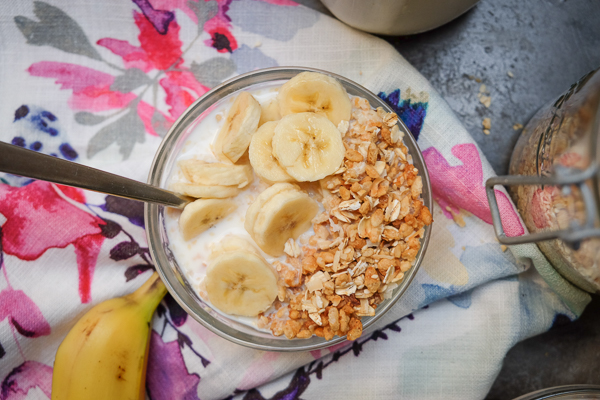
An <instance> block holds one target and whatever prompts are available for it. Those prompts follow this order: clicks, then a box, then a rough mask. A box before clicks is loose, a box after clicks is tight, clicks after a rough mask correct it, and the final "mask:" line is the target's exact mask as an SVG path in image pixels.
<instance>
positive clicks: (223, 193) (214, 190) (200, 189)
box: [170, 182, 242, 199]
mask: <svg viewBox="0 0 600 400" xmlns="http://www.w3.org/2000/svg"><path fill="white" fill-rule="evenodd" d="M170 189H171V190H172V191H174V192H177V193H182V194H185V195H187V196H191V197H195V198H204V199H225V198H227V197H235V196H237V195H238V194H239V193H240V192H241V191H242V189H240V188H238V187H237V186H216V185H197V184H193V183H185V182H176V183H173V184H171V185H170Z"/></svg>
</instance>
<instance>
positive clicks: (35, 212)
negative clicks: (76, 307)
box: [0, 181, 104, 303]
mask: <svg viewBox="0 0 600 400" xmlns="http://www.w3.org/2000/svg"><path fill="white" fill-rule="evenodd" d="M65 192H67V193H71V196H70V197H71V198H72V197H74V195H73V194H72V193H74V192H76V193H81V191H79V190H77V189H69V190H65ZM61 194H62V195H64V193H63V192H61V190H60V187H59V186H57V185H53V184H51V183H48V182H42V181H35V182H33V183H31V184H29V185H27V186H23V187H21V188H12V187H9V186H7V185H0V214H2V215H4V217H5V218H6V222H5V223H4V225H3V226H2V231H3V237H2V247H3V250H4V252H5V253H6V254H9V255H13V256H16V257H18V258H20V259H21V260H26V261H32V260H36V259H37V258H39V257H40V256H41V255H42V254H44V252H45V251H46V250H47V249H49V248H65V247H67V246H68V245H70V244H72V245H73V246H74V247H75V253H76V256H77V265H78V269H79V296H80V298H81V302H82V303H87V302H89V301H90V300H91V297H90V286H91V281H92V276H93V272H94V268H95V266H96V260H97V258H98V253H99V251H100V247H101V245H102V243H103V241H104V236H102V234H101V229H100V225H104V221H102V219H100V218H98V217H96V216H93V215H91V214H89V213H87V212H85V211H83V210H82V209H80V208H79V207H77V206H75V205H74V204H72V203H71V202H69V201H67V200H66V199H65V198H64V197H63V196H61Z"/></svg>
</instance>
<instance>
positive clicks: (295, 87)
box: [277, 72, 352, 126]
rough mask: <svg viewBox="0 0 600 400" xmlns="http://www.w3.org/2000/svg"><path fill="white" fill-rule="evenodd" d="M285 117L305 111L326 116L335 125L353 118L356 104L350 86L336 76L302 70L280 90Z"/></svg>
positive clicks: (279, 96)
mask: <svg viewBox="0 0 600 400" xmlns="http://www.w3.org/2000/svg"><path fill="white" fill-rule="evenodd" d="M277 100H278V102H279V111H280V112H281V115H282V116H286V115H288V114H297V113H302V112H314V113H318V114H323V115H325V116H326V117H327V118H328V119H329V120H330V121H331V122H333V124H334V125H335V126H338V125H339V123H340V122H341V121H349V120H350V115H351V112H352V104H351V103H350V98H349V97H348V93H347V92H346V89H344V87H343V86H342V84H341V83H340V82H339V81H338V80H337V79H335V78H332V77H330V76H328V75H325V74H320V73H317V72H302V73H300V74H298V75H296V76H295V77H293V78H292V79H290V80H289V81H287V82H286V83H284V84H283V85H282V86H281V88H280V89H279V93H278V95H277Z"/></svg>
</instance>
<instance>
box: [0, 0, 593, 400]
mask: <svg viewBox="0 0 600 400" xmlns="http://www.w3.org/2000/svg"><path fill="white" fill-rule="evenodd" d="M277 65H280V66H285V65H290V66H308V67H315V68H321V69H325V70H329V71H331V72H334V73H337V74H340V75H343V76H345V77H347V78H349V79H352V80H354V81H356V82H358V83H360V84H362V85H364V86H365V87H367V88H368V89H370V90H372V91H373V92H375V93H377V94H379V96H380V97H382V98H383V99H385V100H386V101H387V102H388V103H389V104H390V105H391V106H392V108H394V109H395V110H396V111H397V113H398V115H399V116H400V117H401V118H402V120H403V121H404V122H405V123H406V124H407V126H408V127H409V128H410V129H411V131H412V132H413V134H414V136H415V138H417V139H418V143H419V146H420V148H421V150H422V151H423V154H424V157H425V160H426V163H427V166H428V168H429V173H430V176H431V181H432V188H433V194H434V197H435V199H436V205H435V207H434V210H433V215H434V220H435V222H434V227H433V233H432V237H431V241H430V245H429V249H428V251H427V255H426V257H425V260H424V262H423V264H422V267H421V269H420V271H419V273H418V274H417V276H416V278H415V280H414V281H413V283H412V285H411V287H410V289H409V291H408V292H407V293H406V295H405V297H404V298H403V299H402V300H401V301H400V302H399V303H398V304H397V305H396V306H395V307H394V308H393V309H392V310H391V311H390V312H389V313H388V314H387V315H386V316H385V317H384V318H383V319H382V320H381V321H380V322H379V324H378V330H376V331H375V332H374V333H372V334H370V335H366V336H364V337H361V338H360V339H359V340H357V341H355V342H353V343H344V344H341V345H337V346H334V347H332V348H328V349H326V350H320V351H313V352H306V353H295V354H287V353H286V354H284V353H272V352H263V351H256V350H251V349H248V348H244V347H240V346H237V345H235V344H232V343H229V342H227V341H225V340H224V339H221V338H220V337H218V336H216V335H215V334H213V333H211V332H209V331H208V330H206V329H205V328H203V327H202V326H201V325H199V324H198V323H196V322H195V321H193V320H192V319H191V318H189V317H187V315H186V314H185V313H184V312H183V311H182V309H181V308H180V307H179V306H178V305H177V304H176V303H175V302H174V301H173V300H172V298H170V297H167V298H166V299H165V300H164V301H163V303H162V304H161V305H160V306H159V309H158V312H157V314H156V316H155V320H154V331H153V333H152V342H151V347H150V360H149V366H148V382H147V389H148V390H147V393H148V397H149V398H151V399H154V400H160V399H199V398H202V399H219V398H231V397H239V398H246V399H267V398H269V399H299V398H303V399H309V398H312V399H330V398H331V399H339V398H354V399H362V398H375V397H377V398H399V397H402V398H410V399H417V398H427V399H438V398H439V399H461V400H462V399H481V398H483V397H484V396H485V394H486V393H487V391H488V390H489V388H490V386H491V384H492V383H493V381H494V379H495V376H496V375H497V373H498V371H499V370H500V367H501V363H502V359H503V357H504V355H505V354H506V352H507V351H508V349H510V347H511V346H513V345H514V344H515V343H516V342H518V341H520V340H522V339H524V338H527V337H529V336H532V335H535V334H538V333H540V332H543V331H545V330H547V329H548V328H549V327H550V326H551V325H552V323H553V322H554V321H555V319H556V318H559V317H566V318H569V319H574V318H576V317H577V316H578V315H579V314H580V313H581V312H582V310H583V308H584V307H585V305H586V304H587V302H588V301H589V296H587V295H586V294H584V293H583V292H581V291H579V290H577V289H575V288H573V287H572V286H570V285H569V284H568V283H566V282H564V281H563V280H560V279H554V278H551V279H549V281H550V282H551V283H552V284H553V287H554V288H557V289H560V290H562V294H563V297H564V298H565V299H566V301H565V302H563V301H562V300H561V298H560V297H559V296H557V295H556V294H555V292H553V291H552V290H551V289H550V287H549V286H548V284H546V283H545V282H544V280H543V279H542V278H541V276H540V275H539V274H537V273H536V272H535V270H533V269H528V266H529V264H530V261H529V260H531V259H533V260H535V262H536V263H538V264H539V265H540V268H542V269H543V268H544V266H546V267H547V263H546V261H545V259H544V258H543V256H541V254H540V253H539V251H538V250H537V248H536V247H535V246H533V245H529V246H522V247H518V248H515V249H514V253H513V252H511V251H510V250H506V249H504V250H503V248H502V247H501V246H500V245H499V244H498V242H497V241H496V239H495V236H494V233H493V229H492V226H491V225H490V223H491V217H490V213H489V209H488V205H487V200H486V197H485V190H484V182H485V180H486V179H487V178H489V177H490V176H492V175H493V171H492V169H491V168H490V166H489V164H488V163H487V161H486V160H485V157H484V156H483V155H482V153H481V151H480V150H479V149H478V147H477V145H476V144H475V142H474V141H473V139H472V138H471V137H470V136H469V134H468V133H467V131H466V130H465V129H464V127H463V126H462V125H461V124H460V122H459V121H458V120H457V119H456V117H455V116H454V114H453V113H452V111H451V110H450V109H449V107H448V106H447V104H446V103H445V102H444V100H443V99H441V98H440V96H439V95H438V94H437V93H436V92H435V91H434V90H433V89H432V87H431V86H430V85H429V83H428V82H427V80H426V79H425V78H423V76H421V75H420V74H419V73H418V72H417V71H416V70H415V69H414V68H413V67H412V66H411V65H409V64H408V63H407V62H406V61H405V60H404V59H403V58H402V56H401V55H399V54H398V53H397V52H396V51H395V50H394V49H393V48H392V47H391V46H390V45H389V44H387V43H386V42H384V41H382V40H380V39H378V38H375V37H373V36H370V35H367V34H364V33H361V32H358V31H356V30H353V29H351V28H348V27H347V26H345V25H343V24H341V23H340V22H338V21H336V20H333V19H331V18H329V17H327V16H325V15H322V14H319V13H318V12H316V11H313V10H311V9H308V8H305V7H303V6H298V5H296V4H295V3H293V2H292V1H290V0H262V1H258V0H254V1H253V0H220V1H214V0H212V1H204V0H189V1H187V0H132V1H125V0H121V1H116V0H107V1H102V2H98V1H82V0H78V1H66V0H61V1H59V0H46V1H29V0H26V1H16V0H9V1H4V2H1V3H0V93H2V94H3V96H2V97H1V98H0V104H1V107H0V127H1V128H2V129H1V130H0V140H2V141H6V142H10V143H13V144H16V145H19V146H23V147H26V148H30V149H33V150H36V151H40V152H43V153H46V154H52V155H55V156H57V157H60V158H64V159H67V160H72V161H76V162H79V163H83V164H87V165H90V166H93V167H96V168H100V169H104V170H107V171H110V172H113V173H117V174H119V175H124V176H127V177H130V178H133V179H137V180H141V181H145V180H146V177H147V174H148V170H149V166H150V163H151V160H152V157H153V154H154V152H155V150H156V149H157V147H158V145H159V143H160V140H161V136H163V135H164V134H165V132H166V130H167V129H168V127H169V126H170V125H171V124H172V123H173V121H174V120H175V119H176V118H177V117H178V116H179V115H180V114H181V113H182V112H183V110H184V109H185V108H186V107H187V106H189V105H190V104H191V103H192V102H193V101H194V100H195V99H197V98H198V97H199V96H201V95H202V94H204V93H205V92H206V91H208V90H209V89H210V88H211V87H214V86H215V85H217V84H218V83H219V82H221V81H223V80H224V79H226V78H229V77H232V76H234V75H236V74H240V73H244V72H247V71H251V70H253V69H257V68H263V67H271V66H277ZM0 180H1V182H0V240H1V242H0V244H1V246H0V360H1V362H0V381H1V382H2V383H1V387H0V399H2V400H5V399H23V398H31V399H37V398H41V399H43V398H47V397H49V396H50V388H51V375H52V364H53V360H54V354H55V352H56V348H57V347H58V345H59V344H60V342H61V340H62V339H63V338H64V336H65V335H66V333H67V332H68V330H69V329H70V328H71V327H72V326H73V324H74V323H75V321H76V320H77V318H79V317H80V316H81V315H82V314H83V313H84V312H85V311H86V310H88V309H89V308H91V307H92V306H93V305H94V304H97V303H99V302H101V301H103V300H105V299H108V298H111V297H114V296H119V295H123V294H125V293H129V292H131V291H133V290H134V289H135V288H137V287H138V286H140V285H141V284H142V282H143V281H144V280H145V279H147V277H148V276H149V275H150V273H151V268H152V261H151V259H150V257H149V255H148V249H147V247H146V246H147V245H146V243H145V235H144V223H143V216H142V209H143V206H142V205H141V204H138V203H135V202H131V201H126V200H122V199H118V198H115V197H110V196H108V197H107V196H104V195H101V194H97V193H91V192H84V191H81V190H78V189H72V188H66V187H61V186H58V185H53V184H49V183H45V182H40V181H37V182H32V181H31V180H29V179H25V178H20V177H16V176H11V175H7V174H0ZM498 197H499V202H500V207H501V210H502V213H503V217H504V220H505V221H506V222H507V226H506V229H507V232H508V233H509V234H513V235H518V234H522V233H524V232H525V228H524V227H523V224H522V223H521V220H520V218H519V217H518V215H517V213H516V212H515V210H514V208H513V206H512V203H511V202H510V200H509V198H508V197H507V195H506V194H505V193H504V192H498ZM515 256H517V257H519V260H520V261H517V260H516V259H515ZM549 274H551V272H549ZM546 276H549V275H548V274H546ZM561 288H562V289H561Z"/></svg>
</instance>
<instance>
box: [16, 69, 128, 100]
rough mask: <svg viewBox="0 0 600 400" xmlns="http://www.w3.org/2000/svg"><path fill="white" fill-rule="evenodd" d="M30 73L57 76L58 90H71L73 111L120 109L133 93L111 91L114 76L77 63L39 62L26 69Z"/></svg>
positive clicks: (48, 76)
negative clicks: (59, 86) (59, 88)
mask: <svg viewBox="0 0 600 400" xmlns="http://www.w3.org/2000/svg"><path fill="white" fill-rule="evenodd" d="M27 71H28V72H29V73H30V74H31V75H33V76H42V77H45V78H56V83H58V84H60V85H61V89H63V90H65V89H71V90H73V95H72V96H71V98H70V99H69V107H71V108H72V109H73V110H87V111H104V110H112V109H115V108H122V107H124V106H126V105H127V104H129V102H131V101H132V100H133V99H134V98H135V95H134V94H133V93H121V92H115V91H112V90H110V85H112V83H113V82H114V80H115V78H114V76H112V75H110V74H105V73H104V72H100V71H96V70H93V69H91V68H87V67H81V66H79V65H74V64H67V63H59V62H52V61H41V62H38V63H35V64H32V65H31V66H30V67H29V68H28V70H27Z"/></svg>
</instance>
